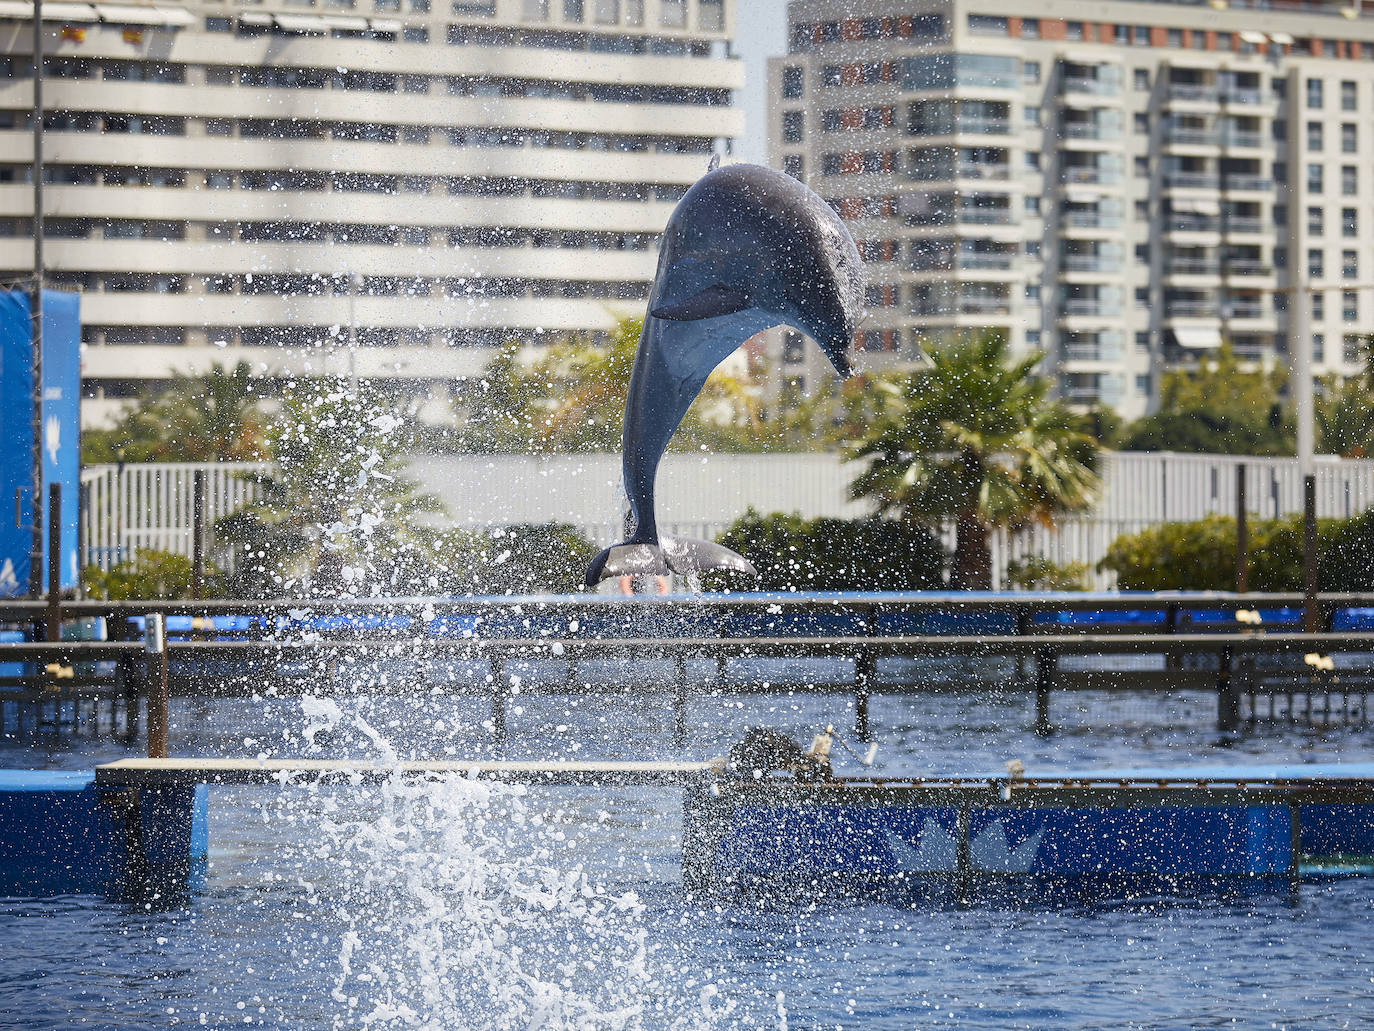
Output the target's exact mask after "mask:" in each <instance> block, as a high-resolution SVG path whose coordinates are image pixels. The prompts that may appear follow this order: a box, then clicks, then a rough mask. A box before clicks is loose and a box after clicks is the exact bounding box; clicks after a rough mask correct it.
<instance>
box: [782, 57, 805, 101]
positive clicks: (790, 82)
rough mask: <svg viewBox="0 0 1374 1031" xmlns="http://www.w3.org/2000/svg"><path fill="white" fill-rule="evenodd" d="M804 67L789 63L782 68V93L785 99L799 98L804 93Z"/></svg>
mask: <svg viewBox="0 0 1374 1031" xmlns="http://www.w3.org/2000/svg"><path fill="white" fill-rule="evenodd" d="M803 81H804V80H803V79H802V69H801V68H799V67H797V66H796V65H788V66H787V67H786V68H784V69H783V70H782V95H783V99H785V100H798V99H800V98H801V95H802V85H803Z"/></svg>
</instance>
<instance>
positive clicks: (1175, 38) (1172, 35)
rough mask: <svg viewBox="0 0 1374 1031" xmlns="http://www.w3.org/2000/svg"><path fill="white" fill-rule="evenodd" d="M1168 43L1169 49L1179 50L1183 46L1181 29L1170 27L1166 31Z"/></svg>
mask: <svg viewBox="0 0 1374 1031" xmlns="http://www.w3.org/2000/svg"><path fill="white" fill-rule="evenodd" d="M1167 39H1168V45H1169V49H1170V50H1180V49H1182V47H1183V30H1182V29H1170V30H1169V32H1168V36H1167Z"/></svg>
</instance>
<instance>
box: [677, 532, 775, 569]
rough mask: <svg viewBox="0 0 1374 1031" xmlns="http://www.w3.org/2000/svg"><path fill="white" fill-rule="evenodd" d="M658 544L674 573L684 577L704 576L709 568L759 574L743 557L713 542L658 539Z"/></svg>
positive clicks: (693, 538) (695, 539) (694, 538)
mask: <svg viewBox="0 0 1374 1031" xmlns="http://www.w3.org/2000/svg"><path fill="white" fill-rule="evenodd" d="M659 543H660V544H661V545H662V546H663V555H664V557H665V558H666V559H667V560H668V566H669V568H671V569H672V571H673V572H674V573H681V574H682V575H684V576H686V575H689V574H691V573H704V572H706V571H707V570H709V569H729V570H734V571H735V572H737V573H748V574H749V575H750V576H758V575H759V574H758V570H756V569H755V568H754V566H753V564H752V563H750V561H749V560H748V559H747V558H745V557H744V556H743V555H740V554H738V553H736V552H733V551H731V550H730V549H729V548H727V547H725V546H723V545H720V544H717V543H716V542H715V541H703V540H699V539H698V538H696V537H659Z"/></svg>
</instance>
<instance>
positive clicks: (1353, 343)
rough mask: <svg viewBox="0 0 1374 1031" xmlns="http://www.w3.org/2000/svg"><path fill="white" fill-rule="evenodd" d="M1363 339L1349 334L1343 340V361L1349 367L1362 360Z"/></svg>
mask: <svg viewBox="0 0 1374 1031" xmlns="http://www.w3.org/2000/svg"><path fill="white" fill-rule="evenodd" d="M1361 339H1362V338H1361V337H1358V336H1355V335H1353V334H1350V333H1347V334H1346V335H1345V337H1344V338H1343V339H1342V340H1341V360H1342V361H1344V362H1345V363H1346V364H1347V365H1353V364H1355V362H1357V361H1359V360H1360V341H1361Z"/></svg>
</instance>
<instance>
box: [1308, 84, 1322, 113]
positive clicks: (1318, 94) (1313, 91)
mask: <svg viewBox="0 0 1374 1031" xmlns="http://www.w3.org/2000/svg"><path fill="white" fill-rule="evenodd" d="M1307 106H1308V107H1309V108H1311V109H1312V110H1314V111H1320V110H1321V106H1322V81H1321V79H1308V80H1307Z"/></svg>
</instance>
